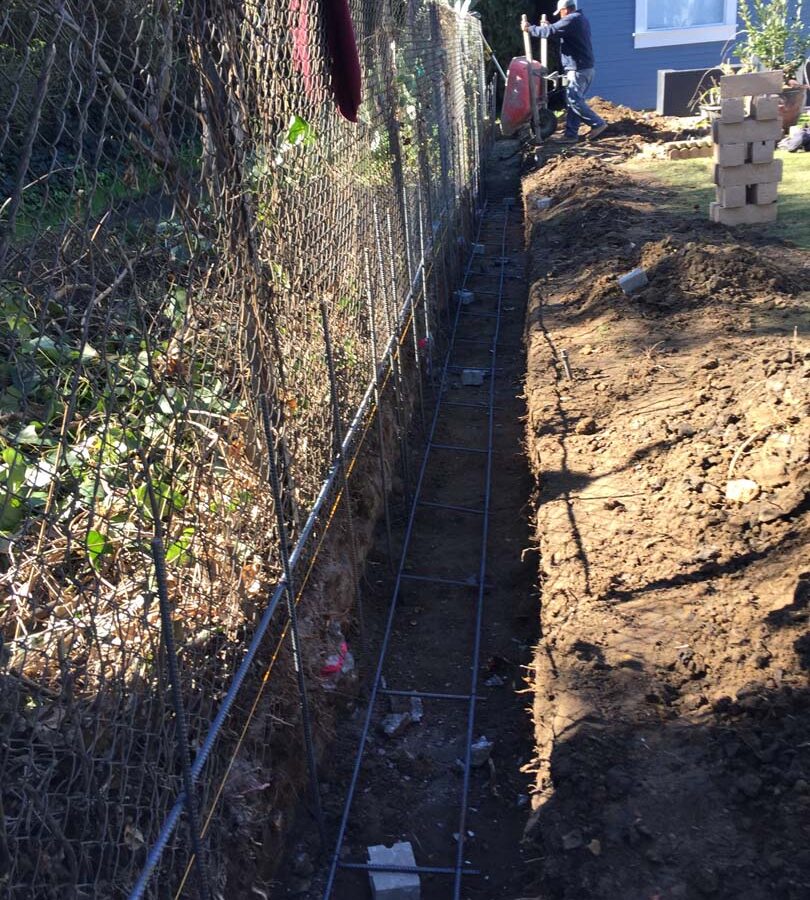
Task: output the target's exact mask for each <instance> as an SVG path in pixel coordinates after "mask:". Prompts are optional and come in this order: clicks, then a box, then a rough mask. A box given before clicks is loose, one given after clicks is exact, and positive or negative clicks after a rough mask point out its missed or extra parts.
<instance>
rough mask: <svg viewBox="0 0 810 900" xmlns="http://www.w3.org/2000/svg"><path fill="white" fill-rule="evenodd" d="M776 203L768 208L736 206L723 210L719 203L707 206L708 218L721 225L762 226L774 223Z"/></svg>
mask: <svg viewBox="0 0 810 900" xmlns="http://www.w3.org/2000/svg"><path fill="white" fill-rule="evenodd" d="M777 205H778V204H776V203H771V204H770V205H768V206H752V205H750V204H749V205H748V206H737V207H734V208H733V209H724V208H723V207H722V206H720V204H719V203H712V204H710V205H709V216H710V217H711V220H712V221H713V222H719V223H720V224H721V225H763V224H765V223H767V222H774V221H776V208H777Z"/></svg>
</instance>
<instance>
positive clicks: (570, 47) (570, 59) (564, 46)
mask: <svg viewBox="0 0 810 900" xmlns="http://www.w3.org/2000/svg"><path fill="white" fill-rule="evenodd" d="M532 34H534V35H535V36H537V35H540V37H554V38H557V40H559V42H560V56H561V57H562V66H563V69H565V71H566V72H567V71H569V69H592V68H593V67H594V58H593V45H592V44H591V26H590V23H589V22H588V20H587V19H586V18H585V16H584V15H583V14H582V12H581V10H578V9H577V10H575V11H574V12H572V13H569V14H568V15H567V16H563V17H562V18H561V19H560V21H559V22H554V24H553V25H540V26H538V27H536V28H532Z"/></svg>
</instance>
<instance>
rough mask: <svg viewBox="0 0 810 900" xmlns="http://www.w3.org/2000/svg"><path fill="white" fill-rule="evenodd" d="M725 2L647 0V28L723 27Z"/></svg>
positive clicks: (721, 0) (717, 0)
mask: <svg viewBox="0 0 810 900" xmlns="http://www.w3.org/2000/svg"><path fill="white" fill-rule="evenodd" d="M724 5H725V4H724V0H647V28H648V29H652V28H690V27H694V26H696V25H721V24H722V23H723V11H724Z"/></svg>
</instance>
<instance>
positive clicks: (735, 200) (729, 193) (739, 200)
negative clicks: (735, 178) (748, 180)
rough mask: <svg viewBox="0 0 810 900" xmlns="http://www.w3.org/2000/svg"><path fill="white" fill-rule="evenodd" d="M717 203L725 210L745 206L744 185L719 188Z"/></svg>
mask: <svg viewBox="0 0 810 900" xmlns="http://www.w3.org/2000/svg"><path fill="white" fill-rule="evenodd" d="M717 202H718V203H719V204H720V206H722V207H723V208H724V209H731V208H732V207H735V206H745V203H746V187H745V185H744V184H735V185H734V186H733V187H719V188H717Z"/></svg>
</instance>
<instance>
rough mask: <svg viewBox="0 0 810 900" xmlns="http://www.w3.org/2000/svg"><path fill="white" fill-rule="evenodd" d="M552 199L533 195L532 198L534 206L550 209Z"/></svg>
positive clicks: (540, 208)
mask: <svg viewBox="0 0 810 900" xmlns="http://www.w3.org/2000/svg"><path fill="white" fill-rule="evenodd" d="M553 202H554V201H553V200H552V199H551V197H535V198H534V208H535V209H538V210H541V211H542V210H544V209H550V208H551V204H552V203H553Z"/></svg>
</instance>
